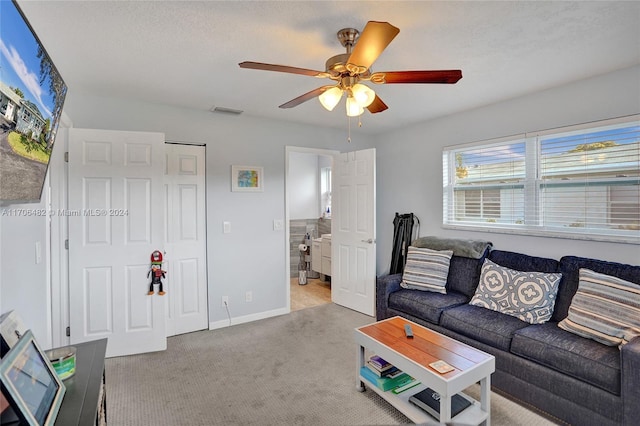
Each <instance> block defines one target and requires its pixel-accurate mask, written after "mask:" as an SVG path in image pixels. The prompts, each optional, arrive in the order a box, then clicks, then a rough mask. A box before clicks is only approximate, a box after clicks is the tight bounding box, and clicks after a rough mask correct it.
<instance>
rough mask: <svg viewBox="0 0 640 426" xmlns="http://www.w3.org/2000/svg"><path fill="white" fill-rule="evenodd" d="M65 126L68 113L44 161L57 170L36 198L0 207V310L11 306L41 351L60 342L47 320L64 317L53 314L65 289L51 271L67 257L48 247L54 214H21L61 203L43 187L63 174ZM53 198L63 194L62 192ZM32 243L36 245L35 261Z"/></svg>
mask: <svg viewBox="0 0 640 426" xmlns="http://www.w3.org/2000/svg"><path fill="white" fill-rule="evenodd" d="M69 125H70V122H69V120H68V117H66V116H65V115H63V117H62V122H61V123H60V125H59V127H58V136H57V138H56V144H55V148H54V150H53V152H52V155H51V160H50V163H49V170H51V169H54V168H58V169H60V170H62V173H58V174H57V175H56V177H55V178H52V176H51V175H50V174H48V175H47V181H46V182H45V187H44V190H43V195H42V199H41V201H40V202H39V203H29V204H15V205H4V206H2V207H0V229H1V230H2V231H1V232H0V294H2V298H1V299H0V313H5V312H7V311H10V310H15V311H16V312H17V313H18V315H19V316H20V318H21V319H22V320H23V322H24V324H25V326H26V327H28V328H30V329H31V330H32V331H33V334H34V336H35V337H36V340H37V341H38V343H39V344H40V346H41V347H42V348H43V349H49V348H51V347H54V346H61V345H63V344H65V343H66V341H65V339H66V337H63V336H64V333H65V330H64V329H61V328H60V327H57V326H58V325H59V324H56V323H53V322H52V317H54V316H56V317H57V316H60V315H61V316H62V318H68V312H64V313H62V314H61V313H60V312H59V311H60V307H61V305H64V306H65V307H66V304H64V298H65V296H66V292H61V291H60V287H61V283H60V278H61V277H60V276H57V277H52V271H55V272H56V273H58V274H60V273H61V267H60V265H59V263H61V262H66V259H67V257H66V250H65V249H64V246H61V247H55V248H54V247H51V240H50V235H51V234H50V232H49V227H50V225H52V226H53V232H57V231H59V227H60V220H59V218H58V217H56V216H55V215H54V216H51V217H43V216H33V215H26V214H27V213H26V212H27V211H29V212H36V211H47V212H51V211H57V209H59V208H61V207H62V206H63V204H62V202H61V200H59V199H56V200H50V194H49V192H48V186H49V182H54V183H57V181H58V180H59V179H60V176H64V175H65V172H64V151H65V143H66V140H65V139H66V134H67V131H66V127H68V126H69ZM57 196H58V197H65V196H66V193H58V194H57ZM50 202H51V203H53V206H52V210H50ZM49 219H51V221H50V220H49ZM60 242H61V244H62V245H63V244H64V239H63V238H60ZM36 244H38V245H39V246H40V256H41V258H40V261H39V263H37V261H36ZM62 279H64V277H62ZM52 301H53V303H52Z"/></svg>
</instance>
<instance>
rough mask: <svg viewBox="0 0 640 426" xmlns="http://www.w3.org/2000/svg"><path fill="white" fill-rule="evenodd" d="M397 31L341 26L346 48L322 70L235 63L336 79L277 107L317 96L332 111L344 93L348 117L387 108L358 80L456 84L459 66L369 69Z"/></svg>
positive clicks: (380, 25) (384, 25) (383, 26)
mask: <svg viewBox="0 0 640 426" xmlns="http://www.w3.org/2000/svg"><path fill="white" fill-rule="evenodd" d="M399 32H400V30H399V29H398V28H396V27H394V26H393V25H391V24H389V23H388V22H376V21H369V22H367V25H366V26H365V27H364V30H363V31H362V34H360V32H359V31H358V30H356V29H355V28H344V29H342V30H340V31H338V33H337V36H338V40H339V41H340V43H341V44H342V46H344V47H345V48H346V49H347V52H346V53H342V54H340V55H336V56H333V57H331V58H329V59H328V60H327V62H326V65H325V71H316V70H311V69H306V68H296V67H290V66H286V65H274V64H265V63H261V62H250V61H245V62H241V63H240V64H238V65H240V68H248V69H256V70H266V71H277V72H286V73H290V74H300V75H307V76H311V77H318V78H329V79H331V80H333V81H335V82H336V83H335V84H333V85H326V86H322V87H318V88H317V89H314V90H312V91H310V92H307V93H305V94H304V95H301V96H298V97H297V98H295V99H292V100H290V101H289V102H286V103H284V104H282V105H280V108H293V107H295V106H298V105H300V104H301V103H303V102H306V101H308V100H309V99H312V98H315V97H318V98H319V100H320V103H321V104H322V106H323V107H325V108H326V109H327V110H329V111H332V110H333V108H335V106H336V105H337V104H338V103H339V102H340V99H341V98H342V96H343V95H344V94H346V96H347V101H346V107H347V115H348V116H350V117H355V116H359V115H360V114H362V113H363V112H364V108H367V109H368V110H369V112H371V113H372V114H375V113H378V112H382V111H384V110H386V109H387V108H388V107H387V105H386V104H385V103H384V102H383V101H382V99H380V97H379V96H378V95H376V94H375V92H374V91H373V90H371V88H369V87H368V86H366V85H364V84H362V83H361V81H370V82H372V83H375V84H406V83H435V84H455V83H456V82H457V81H458V80H460V79H461V78H462V71H460V70H436V71H383V72H372V70H371V65H372V64H373V63H374V62H375V60H376V59H378V56H380V54H381V53H382V52H383V51H384V49H386V47H387V46H388V45H389V43H391V41H392V40H393V39H394V38H395V37H396V35H398V33H399Z"/></svg>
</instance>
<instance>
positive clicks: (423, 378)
mask: <svg viewBox="0 0 640 426" xmlns="http://www.w3.org/2000/svg"><path fill="white" fill-rule="evenodd" d="M405 324H410V325H411V328H412V330H413V334H414V337H413V338H412V339H409V338H407V337H406V336H405V333H404V325H405ZM355 340H356V343H357V344H358V363H357V373H356V374H357V381H356V386H357V389H358V390H359V391H361V392H362V391H364V389H365V388H364V385H366V386H367V387H368V388H370V389H372V390H373V391H375V392H376V393H378V394H379V395H380V396H381V397H382V398H384V399H385V400H387V401H388V402H389V403H391V405H393V406H394V407H396V408H397V409H398V410H400V411H401V412H402V413H403V414H404V415H405V416H407V417H408V418H409V419H411V420H412V421H413V422H415V423H427V422H430V421H431V422H432V421H433V417H431V416H430V415H429V414H427V412H426V411H424V410H422V409H420V408H418V407H417V406H415V405H414V404H413V403H411V402H409V397H410V396H412V395H414V394H416V393H418V392H420V391H422V390H424V389H426V388H427V387H428V388H431V389H433V390H434V391H436V392H437V393H438V394H440V418H439V419H437V420H438V421H440V422H441V423H444V422H449V421H451V420H452V419H451V397H453V396H454V395H455V394H458V393H459V394H461V395H462V396H463V397H465V398H467V399H468V400H469V401H471V403H472V404H471V406H469V407H468V408H466V409H465V410H464V411H462V412H461V413H460V414H458V415H457V416H456V417H455V418H454V419H453V421H454V422H456V423H462V424H481V423H483V422H484V423H485V424H486V425H487V426H489V425H490V422H491V408H490V407H491V405H490V394H491V374H492V373H493V372H494V371H495V358H494V357H493V355H489V354H487V353H485V352H482V351H480V350H478V349H475V348H473V347H471V346H469V345H466V344H464V343H461V342H458V341H456V340H454V339H451V338H449V337H447V336H443V335H442V334H440V333H437V332H435V331H433V330H429V329H428V328H425V327H423V326H421V325H419V324H416V323H414V322H411V321H409V320H407V319H404V318H402V317H393V318H389V319H386V320H383V321H378V322H376V323H373V324H370V325H366V326H363V327H359V328H356V329H355ZM365 350H368V351H369V352H370V355H371V354H376V355H378V356H380V357H382V358H383V359H385V360H386V361H388V362H389V363H391V364H393V365H394V366H396V367H397V368H399V369H400V370H402V371H404V372H405V373H407V374H409V375H410V376H412V377H414V378H415V379H416V380H418V381H420V385H418V386H415V387H413V388H410V389H408V390H406V391H404V392H402V393H399V394H397V395H396V394H394V393H393V392H391V391H386V392H385V391H383V390H382V389H380V388H378V387H377V386H375V385H374V384H373V383H371V382H369V381H368V380H367V379H365V378H364V377H362V376H361V375H360V368H361V367H363V366H364V365H365ZM438 360H443V361H445V362H447V363H448V364H449V365H451V366H453V367H454V368H455V370H453V371H451V372H449V373H444V374H440V373H438V372H437V371H436V370H434V369H433V368H431V367H429V364H430V363H432V362H434V361H438ZM478 381H479V382H480V387H481V392H480V401H476V400H474V399H473V398H471V397H469V396H467V395H465V394H464V393H462V391H463V390H464V389H466V388H467V387H469V386H471V385H473V384H474V383H477V382H478Z"/></svg>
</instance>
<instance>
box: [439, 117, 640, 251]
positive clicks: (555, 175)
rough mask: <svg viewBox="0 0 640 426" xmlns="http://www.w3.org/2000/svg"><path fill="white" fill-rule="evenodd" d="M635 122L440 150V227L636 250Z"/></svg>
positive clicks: (639, 230) (639, 213)
mask: <svg viewBox="0 0 640 426" xmlns="http://www.w3.org/2000/svg"><path fill="white" fill-rule="evenodd" d="M639 120H640V116H633V117H628V118H622V119H616V120H607V121H605V122H598V123H590V124H588V125H581V126H573V127H570V128H562V129H554V130H549V131H544V132H536V133H531V134H523V135H518V136H514V137H508V138H503V139H499V140H493V141H485V142H480V143H474V144H468V145H463V146H456V147H448V148H445V149H444V151H443V157H442V159H443V208H444V210H443V225H444V226H446V227H456V228H460V227H462V228H468V229H474V228H475V229H478V228H480V229H493V230H500V231H503V232H514V233H521V234H541V235H553V236H564V237H567V238H588V239H600V240H607V241H623V242H632V243H640V121H639Z"/></svg>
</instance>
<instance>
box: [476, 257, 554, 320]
mask: <svg viewBox="0 0 640 426" xmlns="http://www.w3.org/2000/svg"><path fill="white" fill-rule="evenodd" d="M561 278H562V275H561V274H559V273H544V272H523V271H516V270H515V269H511V268H506V267H504V266H500V265H498V264H496V263H494V262H492V261H491V260H489V259H486V260H485V261H484V264H483V265H482V272H481V273H480V283H479V284H478V288H477V290H476V293H475V294H474V296H473V297H472V298H471V301H470V302H469V303H470V304H472V305H476V306H481V307H483V308H487V309H491V310H493V311H498V312H502V313H503V314H507V315H511V316H514V317H516V318H519V319H521V320H522V321H526V322H528V323H529V324H542V323H544V322H547V321H549V319H550V318H551V314H553V306H554V304H555V301H556V293H557V292H558V284H559V283H560V279H561Z"/></svg>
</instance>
